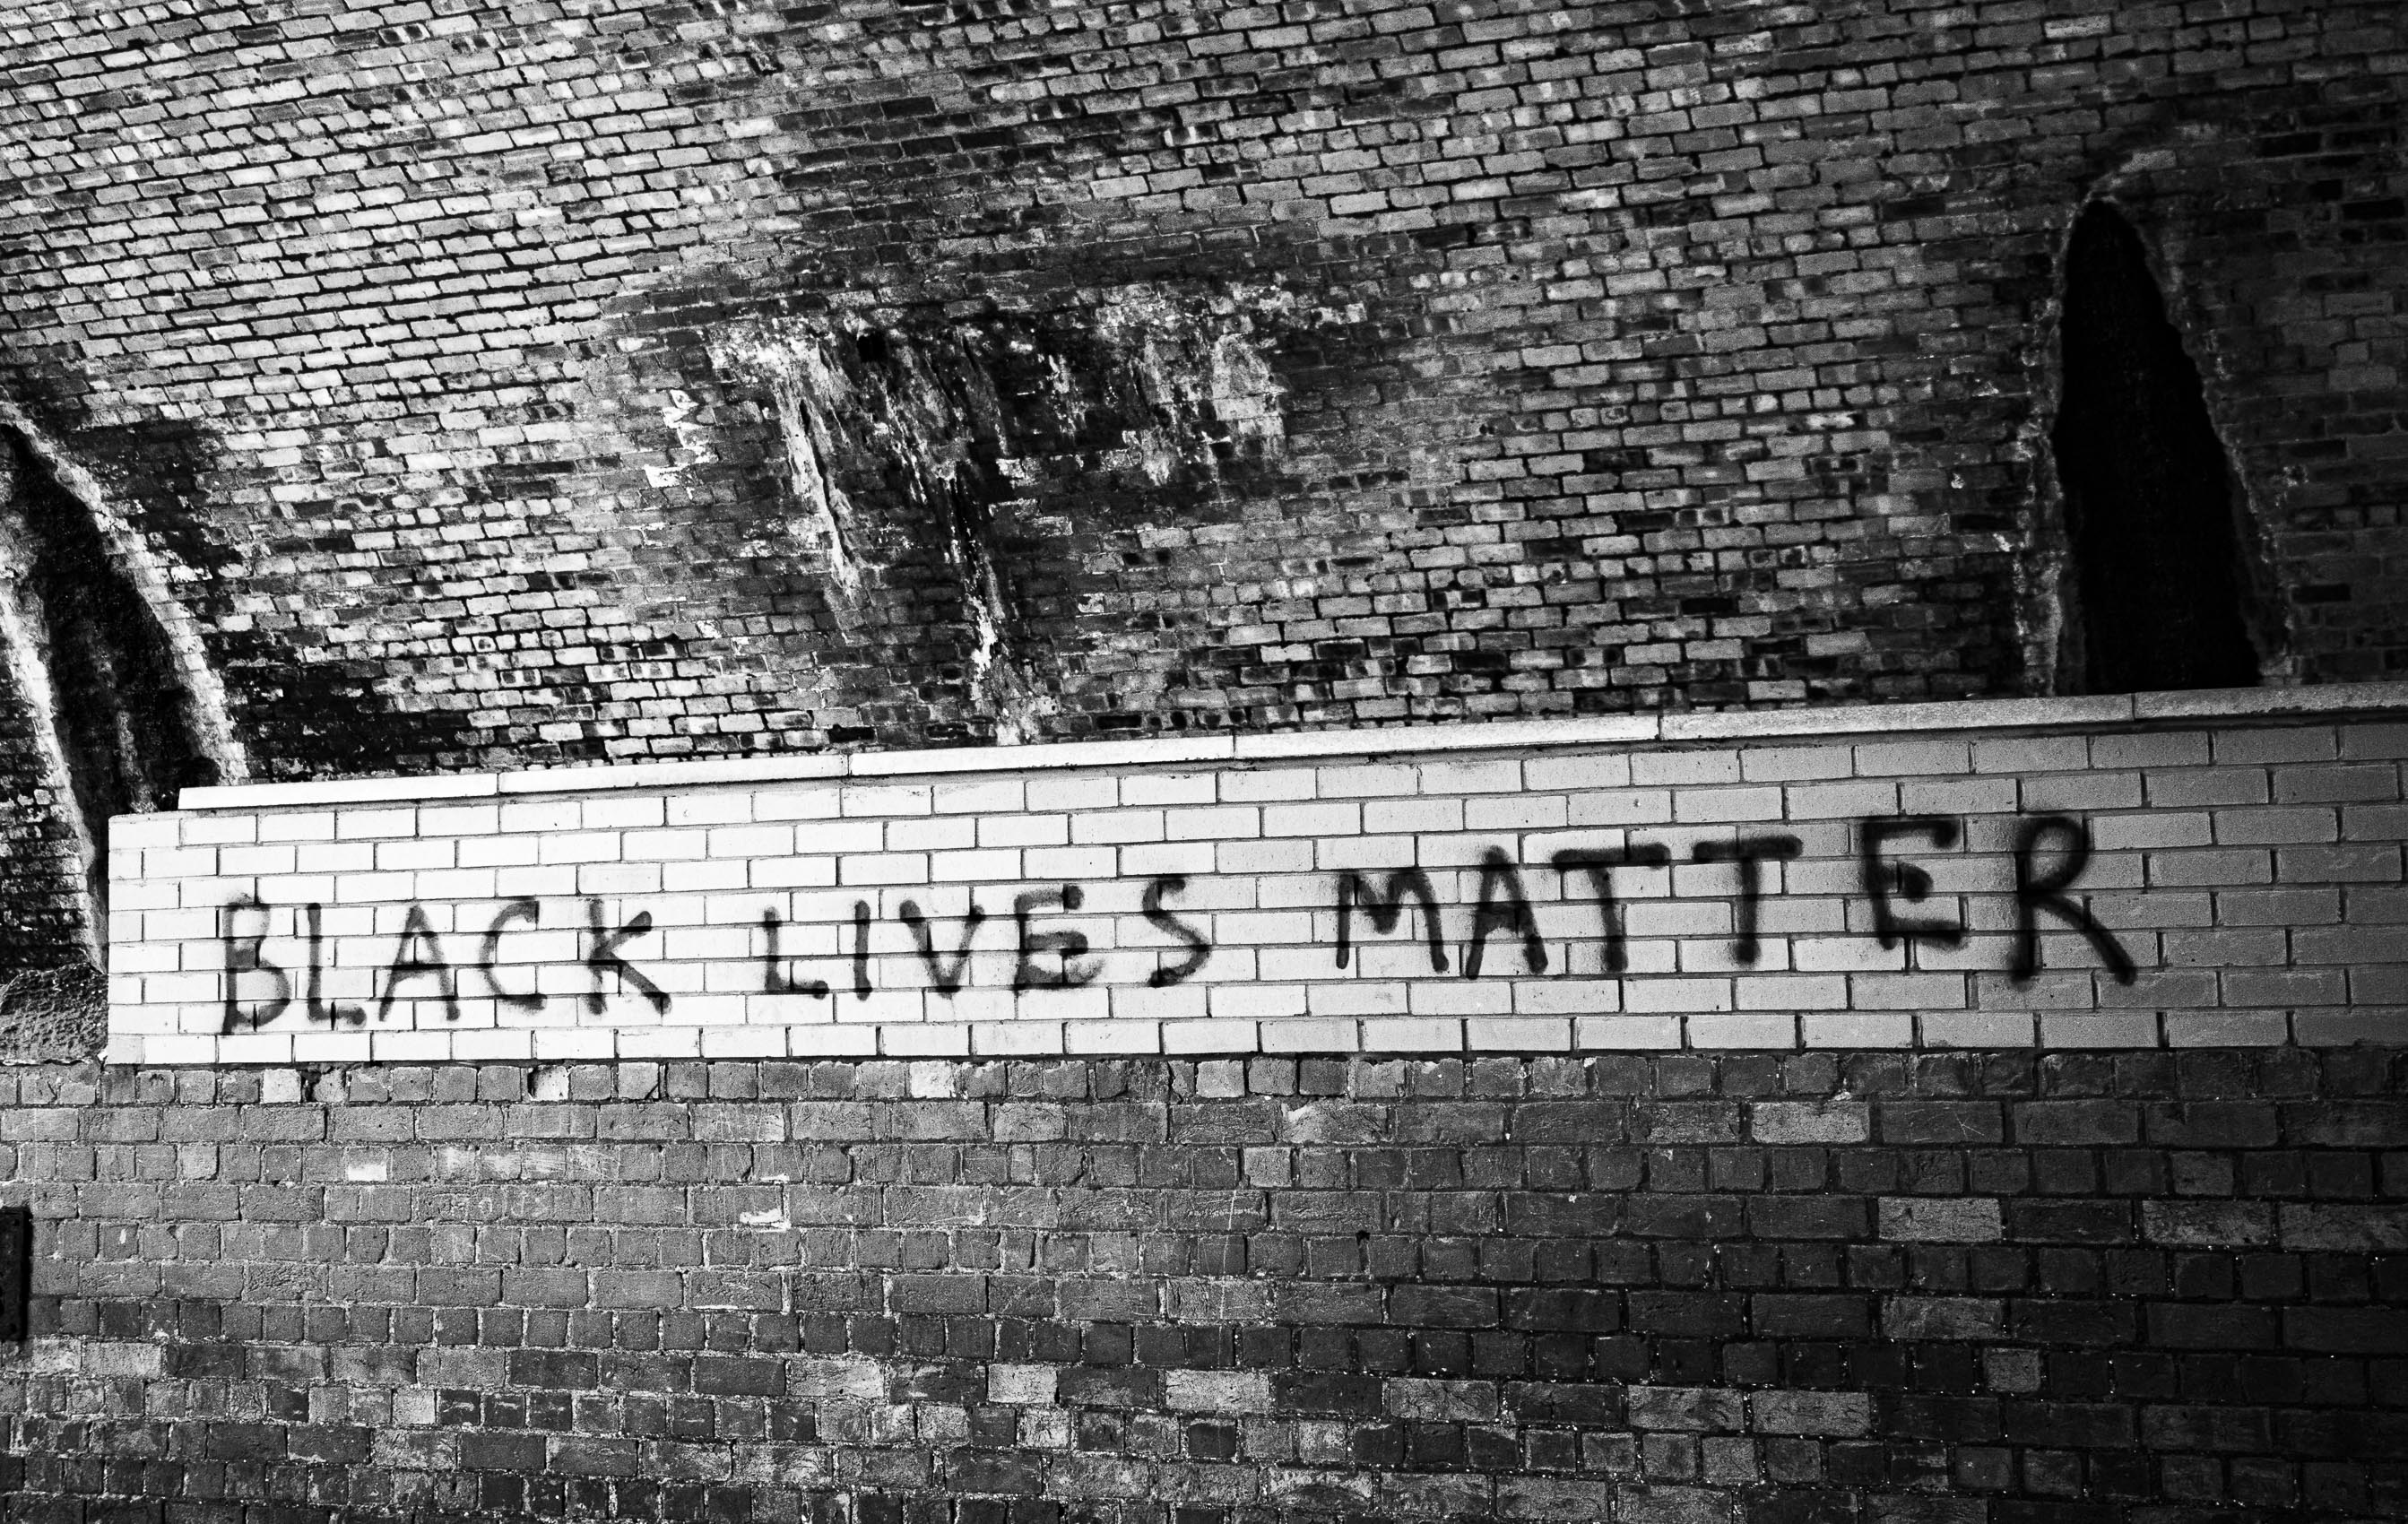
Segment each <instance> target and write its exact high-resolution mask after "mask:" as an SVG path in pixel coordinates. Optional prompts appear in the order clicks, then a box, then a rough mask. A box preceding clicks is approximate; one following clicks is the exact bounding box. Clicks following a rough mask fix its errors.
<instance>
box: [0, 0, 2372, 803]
mask: <svg viewBox="0 0 2408 1524" xmlns="http://www.w3.org/2000/svg"><path fill="white" fill-rule="evenodd" d="M0 37H5V49H6V51H5V60H4V61H0V62H4V63H5V68H6V70H7V73H6V80H7V89H6V92H5V101H0V231H4V232H5V239H0V244H5V247H0V273H5V276H6V280H7V295H6V297H5V298H0V367H5V385H6V388H7V393H8V395H10V396H12V397H15V398H16V399H18V400H19V401H20V402H21V404H22V407H23V408H24V409H25V410H27V412H28V415H29V416H34V417H37V418H38V419H40V420H42V421H43V422H44V425H45V426H46V427H49V428H50V429H52V430H53V431H54V432H55V433H56V434H57V436H58V437H59V439H61V440H62V441H63V443H64V447H65V448H66V449H68V450H70V451H71V452H73V453H77V454H78V455H79V458H83V459H85V460H88V461H89V462H91V463H93V466H94V467H95V468H96V469H98V470H100V471H102V472H103V473H104V474H108V475H111V476H112V479H113V480H118V481H120V482H122V483H123V485H124V487H125V490H126V491H127V493H128V494H129V496H130V498H131V499H133V500H135V501H136V502H137V503H138V505H139V507H140V510H141V518H142V526H143V528H144V530H145V531H146V532H147V533H148V535H149V536H150V537H151V539H153V540H155V542H156V543H157V545H158V547H159V548H160V550H161V554H163V555H167V556H170V557H172V559H173V561H174V564H175V566H176V567H177V568H178V570H179V575H180V578H181V581H180V583H179V587H178V593H179V597H183V598H185V599H187V600H189V602H190V604H191V605H192V607H193V611H194V612H195V614H196V615H197V616H198V617H199V618H200V619H201V621H202V622H203V623H204V624H205V625H207V626H208V628H209V630H210V631H211V634H210V637H209V639H210V644H211V650H212V652H213V654H214V659H215V660H216V662H217V663H218V664H219V665H220V666H221V667H222V670H223V672H224V675H225V678H226V682H227V684H228V686H229V688H230V690H231V700H232V704H233V707H234V709H235V711H236V726H237V729H238V730H239V731H240V733H241V736H242V739H243V740H244V742H245V744H246V746H247V748H248V749H249V751H250V752H251V755H253V756H254V757H255V758H256V760H257V762H258V765H259V767H260V768H261V769H262V770H263V771H264V772H265V773H266V774H269V775H294V774H323V773H329V772H346V771H361V770H380V769H403V770H428V769H450V768H457V767H463V766H474V765H494V766H509V765H517V764H521V763H526V762H538V761H562V760H567V761H576V760H591V759H599V758H603V757H628V756H646V755H699V754H718V753H730V752H746V751H758V750H765V749H811V748H820V747H826V746H831V745H846V744H853V743H859V742H871V741H875V742H882V743H886V744H899V743H914V742H922V743H925V742H944V741H949V740H984V739H991V738H993V739H1006V740H1009V739H1013V738H1015V737H1017V738H1033V737H1063V738H1078V737H1085V736H1091V735H1097V734H1119V733H1130V732H1140V731H1152V730H1157V729H1176V728H1183V727H1187V728H1192V727H1211V726H1234V727H1238V728H1241V729H1261V728H1275V727H1291V726H1326V725H1335V724H1346V723H1380V724H1385V723H1395V722H1410V721H1434V720H1452V719H1458V718H1478V717H1484V716H1495V715H1541V714H1556V713H1566V712H1598V711H1616V710H1627V709H1655V708H1662V707H1674V708H1679V707H1688V706H1727V705H1738V704H1767V703H1791V702H1815V701H1828V700H1835V699H1851V698H1855V699H1861V698H1886V697H1953V696H1981V695H1995V694H2012V693H2022V692H2033V691H2046V690H2047V689H2049V688H2050V687H2051V686H2052V685H2053V684H2055V683H2057V682H2058V681H2059V673H2058V670H2057V667H2058V661H2059V652H2058V645H2059V641H2058V636H2057V631H2058V618H2057V595H2058V593H2059V592H2060V591H2061V588H2062V585H2063V584H2064V582H2065V572H2064V568H2063V567H2062V565H2061V559H2062V550H2063V546H2062V543H2061V541H2062V538H2063V537H2062V534H2061V532H2060V529H2061V526H2060V525H2058V523H2057V518H2056V513H2057V508H2056V500H2055V496H2054V488H2053V485H2052V480H2053V479H2052V472H2051V467H2050V466H2049V462H2048V459H2047V451H2046V435H2047V427H2048V424H2049V416H2050V410H2051V409H2052V408H2053V407H2054V402H2055V395H2056V390H2055V388H2056V382H2055V380H2054V367H2055V364H2056V337H2055V333H2054V329H2053V323H2054V313H2055V310H2056V302H2057V290H2058V283H2059V280H2060V277H2061V271H2060V269H2059V264H2060V246H2061V244H2062V241H2063V239H2064V237H2065V235H2066V233H2067V230H2068V229H2069V228H2070V227H2071V224H2072V222H2073V219H2074V217H2075V216H2076V214H2077V213H2078V211H2079V210H2080V208H2082V206H2083V205H2084V204H2085V200H2086V199H2088V198H2091V197H2094V196H2105V197H2107V198H2110V199H2112V200H2113V201H2114V202H2115V203H2116V204H2117V205H2118V206H2119V207H2121V208H2124V210H2125V211H2126V213H2127V214H2128V217H2129V219H2130V221H2131V222H2132V223H2133V225H2134V226H2135V227H2136V228H2137V229H2138V231H2139V233H2140V235H2141V236H2142V237H2143V241H2144V243H2145V244H2146V245H2147V247H2148V249H2149V251H2150V252H2151V257H2152V259H2153V260H2154V262H2155V264H2156V266H2157V279H2158V280H2159V282H2160V284H2161V285H2162V286H2163V288H2164V291H2165V293H2166V297H2167V302H2168V309H2169V313H2170V315H2171V319H2172V321H2173V322H2174V323H2175V324H2176V326H2177V328H2178V329H2179V330H2180V331H2181V332H2182V333H2183V335H2184V336H2185V338H2186V343H2187V345H2188V347H2189V350H2190V352H2191V354H2192V355H2193V357H2194V358H2195V359H2196V361H2197V363H2198V368H2199V370H2200V375H2201V377H2202V384H2203V386H2204V388H2205V390H2206V394H2207V397H2206V400H2207V402H2208V404H2209V408H2210V411H2211V413H2212V414H2213V416H2214V420H2215V424H2216V427H2217V429H2218V430H2219V431H2220V434H2221V438H2222V442H2223V445H2224V447H2225V449H2226V450H2227V451H2229V454H2230V457H2231V459H2232V461H2233V463H2234V470H2235V472H2236V474H2237V475H2238V477H2239V479H2240V482H2239V485H2240V489H2241V491H2240V497H2241V499H2243V513H2244V517H2245V521H2246V522H2245V523H2244V525H2243V533H2244V538H2245V539H2248V541H2249V543H2250V546H2251V553H2250V554H2252V555H2253V556H2254V557H2256V558H2257V561H2259V562H2262V564H2263V566H2264V567H2265V568H2266V577H2267V579H2268V582H2269V585H2267V586H2265V587H2262V588H2259V589H2257V591H2256V593H2255V595H2254V597H2257V599H2258V600H2259V605H2260V606H2259V607H2258V608H2257V611H2256V613H2257V626H2258V627H2257V639H2258V640H2259V643H2260V646H2261V649H2260V650H2259V652H2258V655H2259V657H2260V659H2261V661H2262V663H2263V664H2264V665H2265V667H2266V669H2267V670H2268V671H2269V672H2270V673H2272V675H2273V676H2274V677H2275V678H2276V679H2277V680H2281V681H2292V680H2298V681H2317V680H2331V679H2343V678H2349V679H2358V678H2371V677H2380V676H2383V675H2386V674H2390V673H2397V672H2399V671H2400V670H2401V664H2402V661H2403V654H2408V630H2404V629H2403V626H2402V625H2401V614H2400V611H2401V608H2402V607H2408V587H2403V582H2402V574H2401V561H2400V556H2401V549H2400V539H2399V534H2400V530H2399V509H2400V499H2399V487H2398V482H2399V475H2400V465H2401V458H2402V451H2403V449H2408V447H2403V446H2402V444H2401V438H2402V437H2401V434H2400V432H2399V429H2398V424H2397V418H2398V416H2399V413H2400V411H2401V397H2402V395H2401V381H2400V377H2399V368H2398V367H2399V365H2400V361H2401V330H2400V324H2399V317H2398V310H2399V304H2400V301H2401V294H2402V292H2403V290H2404V289H2408V258H2403V257H2402V250H2403V240H2408V201H2403V192H2408V175H2404V174H2403V167H2402V159H2401V110H2400V96H2401V82H2400V81H2401V73H2400V70H2401V58H2402V57H2403V56H2408V54H2404V53H2403V36H2402V22H2401V12H2400V9H2399V7H2397V6H2395V5H2390V4H2384V3H2364V4H2338V3H2322V0H2318V3H2308V0H2257V3H2248V4H2231V5H2221V4H2219V5H2205V6H2201V5H2192V6H2177V5H2153V6H2135V5H2128V4H2121V3H2109V0H2066V3H2060V4H2053V5H2032V4H2026V3H2023V0H2015V3H2012V4H2010V3H1982V4H1972V5H1960V6H1949V7H1940V6H1936V5H1925V4H1921V3H1919V0H1855V3H1851V4H1845V5H1828V6H1817V7H1808V8H1804V9H1800V8H1799V7H1783V6H1769V5H1756V4H1734V5H1716V6H1713V7H1693V6H1686V5H1675V4H1671V3H1669V0H1665V3H1643V4H1631V5H1614V6H1606V7H1587V8H1575V9H1564V8H1561V7H1554V6H1541V5H1535V4H1524V3H1511V4H1490V3H1482V4H1473V5H1460V6H1439V7H1432V6H1427V5H1420V4H1411V3H1404V0H1379V3H1370V0H1367V3H1363V4H1356V5H1347V6H1342V7H1317V8H1316V7H1306V8H1303V9H1278V8H1272V7H1238V6H1224V7H1205V8H1202V9H1198V8H1197V7H1189V6H1186V5H1165V4H1145V5H1139V6H1135V7H1119V8H1102V7H1098V8H1093V9H1088V10H1078V9H1067V8H1063V7H1030V6H1019V5H1008V6H1002V7H986V6H982V7H967V6H962V7H955V6H941V5H927V4H899V3H891V0H846V3H844V4H841V5H839V6H836V7H830V8H826V9H812V10H808V11H794V10H785V11H781V10H778V9H775V8H770V7H751V6H744V5H724V6H719V5H713V6H699V5H682V4H673V5H653V4H647V5H636V4H633V3H611V4H602V5H577V6H570V5H562V4H554V3H549V0H528V3H524V4H509V5H503V4H498V3H494V4H462V3H452V0H445V3H440V4H436V3H429V0H391V3H380V4H361V5H356V6H354V5H350V4H338V3H335V0H323V3H321V0H288V3H279V4H276V5H272V6H260V5H253V4H244V5H235V4H230V3H216V4H204V5H198V6H193V7H180V8H179V9H177V10H174V11H172V12H170V11H161V10H157V9H155V8H152V7H122V6H117V5H110V4H102V3H96V0H41V3H27V4H19V5H15V6H12V7H9V8H8V11H7V16H6V17H5V18H0Z"/></svg>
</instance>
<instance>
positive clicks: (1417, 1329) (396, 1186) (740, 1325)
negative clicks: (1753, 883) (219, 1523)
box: [0, 1049, 2408, 1524]
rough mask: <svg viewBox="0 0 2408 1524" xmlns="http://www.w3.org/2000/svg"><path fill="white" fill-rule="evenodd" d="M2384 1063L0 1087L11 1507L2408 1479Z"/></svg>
mask: <svg viewBox="0 0 2408 1524" xmlns="http://www.w3.org/2000/svg"><path fill="white" fill-rule="evenodd" d="M2401 1064H2402V1057H2401V1054H2400V1053H2399V1052H2398V1051H2397V1050H2376V1049H2361V1050H2350V1051H2338V1050H2336V1051H2329V1052H2326V1053H2322V1054H2318V1053H2314V1052H2308V1051H2303V1050H2299V1049H2268V1050H2259V1051H2255V1052H2249V1051H2230V1050H2220V1051H2197V1052H2187V1053H2164V1052H2157V1053H2124V1054H2114V1055H2106V1054H2101V1055H2083V1054H2048V1055H2035V1054H2033V1053H2031V1052H2029V1051H2022V1052H2000V1053H1988V1054H1950V1055H1929V1054H1927V1055H1900V1054H1842V1053H1799V1054H1788V1055H1766V1054H1724V1055H1698V1054H1664V1055H1602V1056H1590V1057H1568V1056H1567V1057H1544V1056H1541V1057H1481V1058H1473V1059H1464V1058H1461V1057H1432V1058H1416V1059H1382V1058H1369V1057H1357V1058H1352V1059H1328V1058H1310V1057H1308V1058H1303V1059H1296V1058H1289V1057H1254V1058H1252V1059H1242V1060H1241V1059H1223V1060H1205V1061H1200V1062H1197V1061H1180V1060H1167V1059H1053V1060H1017V1061H996V1062H984V1063H959V1062H953V1061H925V1062H920V1063H904V1062H896V1061H886V1060H866V1061H817V1062H800V1061H790V1060H786V1061H741V1062H723V1063H708V1064H706V1063H698V1062H682V1063H671V1064H667V1065H660V1064H651V1063H637V1062H622V1063H617V1064H566V1065H526V1064H517V1065H510V1064H488V1065H481V1066H467V1065H459V1066H417V1065H377V1066H363V1067H355V1068H342V1067H337V1068H315V1069H305V1070H301V1071H294V1070H290V1069H271V1070H266V1071H260V1070H255V1069H240V1068H218V1069H209V1068H183V1069H149V1068H134V1067H115V1066H112V1067H110V1068H108V1069H105V1070H103V1069H98V1068H96V1067H94V1066H89V1065H87V1066H83V1067H80V1068H67V1069H44V1070H20V1071H5V1072H0V1099H5V1100H6V1101H7V1105H5V1107H0V1139H5V1142H6V1146H5V1148H0V1198H5V1199H6V1200H7V1201H30V1202H31V1203H32V1204H33V1206H34V1209H35V1212H36V1216H37V1217H38V1219H39V1229H38V1234H37V1247H36V1255H37V1258H36V1268H35V1275H36V1293H37V1295H36V1302H35V1306H34V1313H35V1323H36V1334H35V1337H34V1338H33V1340H32V1341H31V1343H30V1344H28V1345H27V1347H26V1349H25V1350H24V1352H23V1353H22V1355H15V1356H12V1357H11V1358H9V1359H6V1360H5V1361H0V1415H5V1431H6V1435H7V1441H8V1443H7V1459H5V1460H0V1468H5V1470H0V1481H5V1491H6V1493H7V1498H8V1512H9V1514H10V1516H11V1517H22V1518H29V1519H30V1518H41V1519H98V1518H104V1517H110V1518H114V1517H163V1516H164V1517H178V1518H189V1519H208V1520H224V1521H229V1524H232V1521H236V1520H241V1521H244V1524H252V1521H257V1524H267V1521H271V1520H272V1521H276V1524H298V1521H303V1520H319V1519H343V1520H350V1521H372V1520H396V1521H398V1520H404V1519H408V1520H412V1521H424V1524H432V1521H434V1520H437V1519H463V1518H472V1517H473V1518H477V1519H484V1520H505V1519H521V1518H531V1517H564V1516H570V1517H611V1518H668V1519H724V1520H764V1521H766V1520H782V1519H812V1520H825V1521H828V1524H837V1521H839V1520H847V1521H849V1520H873V1519H877V1520H889V1519H892V1520H900V1519H905V1518H909V1519H915V1520H916V1519H927V1520H938V1519H946V1520H956V1519H957V1520H964V1521H968V1520H998V1521H1007V1524H1056V1521H1067V1520H1085V1519H1094V1520H1111V1521H1115V1524H1124V1521H1125V1524H1135V1521H1139V1520H1145V1521H1160V1524H1225V1521H1226V1524H1237V1521H1240V1520H1245V1521H1255V1520H1266V1521H1267V1520H1269V1519H1272V1518H1280V1519H1336V1518H1340V1517H1343V1518H1355V1519H1399V1520H1402V1519H1440V1518H1507V1519H1531V1520H1585V1519H1604V1518H1614V1519H1629V1520H1650V1521H1679V1524H1705V1521H1709V1520H1714V1521H1723V1520H1729V1521H1734V1524H1737V1521H1740V1520H1746V1521H1750V1524H1755V1521H1765V1524H1773V1521H1788V1520H1820V1519H1856V1518H1864V1519H1897V1520H1945V1521H1949V1524H2026V1521H2029V1524H2038V1521H2039V1520H2042V1519H2048V1520H2065V1519H2074V1520H2082V1521H2085V1524H2109V1521H2114V1524H2124V1521H2130V1524H2158V1521H2163V1520H2168V1519H2175V1518H2182V1519H2190V1518H2209V1517H2214V1518H2249V1519H2266V1520H2276V1519H2301V1520H2304V1519H2310V1518H2314V1519H2320V1520H2334V1519H2361V1518H2374V1517H2398V1515H2399V1514H2400V1513H2401V1511H2402V1510H2403V1509H2408V1469H2403V1466H2402V1462H2401V1459H2400V1457H2401V1454H2402V1453H2403V1443H2408V1416H2403V1414H2402V1412H2401V1406H2400V1403H2401V1393H2400V1389H2399V1382H2398V1380H2397V1374H2398V1372H2399V1369H2400V1367H2401V1359H2402V1357H2403V1356H2408V1320H2403V1315H2402V1312H2401V1307H2402V1305H2403V1302H2408V1287H2403V1285H2402V1282H2401V1277H2402V1275H2403V1273H2408V1256H2403V1254H2402V1252H2401V1251H2402V1248H2403V1245H2408V1212H2403V1207H2402V1204H2401V1203H2402V1199H2403V1190H2402V1181H2401V1169H2400V1163H2401V1158H2402V1157H2408V1156H2403V1155H2402V1153H2401V1145H2402V1143H2404V1142H2408V1129H2403V1115H2402V1102H2401V1099H2400V1098H2401V1094H2402V1093H2403V1082H2408V1073H2403V1072H2402V1069H2401Z"/></svg>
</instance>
